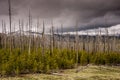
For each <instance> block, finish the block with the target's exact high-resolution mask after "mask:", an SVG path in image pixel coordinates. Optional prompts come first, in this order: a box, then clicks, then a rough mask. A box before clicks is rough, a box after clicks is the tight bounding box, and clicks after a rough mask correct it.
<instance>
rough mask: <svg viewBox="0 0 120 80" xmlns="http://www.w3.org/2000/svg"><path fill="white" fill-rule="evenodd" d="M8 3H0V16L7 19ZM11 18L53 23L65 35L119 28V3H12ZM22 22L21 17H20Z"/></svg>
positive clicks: (48, 0) (100, 0)
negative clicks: (75, 31)
mask: <svg viewBox="0 0 120 80" xmlns="http://www.w3.org/2000/svg"><path fill="white" fill-rule="evenodd" d="M7 1H8V0H0V16H3V15H4V16H7V15H8V3H7ZM11 4H12V13H13V16H15V17H16V18H17V16H21V17H23V16H28V11H29V10H30V11H31V14H32V16H33V18H38V17H39V18H41V19H48V20H51V19H53V20H54V21H55V24H64V27H63V29H64V31H74V28H75V25H76V22H77V23H78V24H77V26H78V27H77V30H85V29H93V28H98V27H110V26H113V25H117V24H120V0H11ZM23 18H24V17H23Z"/></svg>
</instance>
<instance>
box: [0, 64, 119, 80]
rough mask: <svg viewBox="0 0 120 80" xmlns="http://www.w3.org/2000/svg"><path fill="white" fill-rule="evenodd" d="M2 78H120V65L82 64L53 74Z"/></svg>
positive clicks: (40, 79)
mask: <svg viewBox="0 0 120 80" xmlns="http://www.w3.org/2000/svg"><path fill="white" fill-rule="evenodd" d="M0 80H120V66H93V65H88V66H80V67H79V68H78V69H77V70H76V69H67V70H62V71H60V72H59V71H58V73H53V74H27V75H20V76H17V77H7V78H0Z"/></svg>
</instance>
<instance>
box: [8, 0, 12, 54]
mask: <svg viewBox="0 0 120 80" xmlns="http://www.w3.org/2000/svg"><path fill="white" fill-rule="evenodd" d="M8 5H9V24H10V42H9V43H10V53H11V52H12V45H11V42H12V40H11V26H12V19H11V1H10V0H8Z"/></svg>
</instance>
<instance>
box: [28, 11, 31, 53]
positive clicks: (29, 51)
mask: <svg viewBox="0 0 120 80" xmlns="http://www.w3.org/2000/svg"><path fill="white" fill-rule="evenodd" d="M31 24H32V19H31V14H30V11H29V50H28V53H29V55H30V53H31V34H30V33H31V28H32V25H31Z"/></svg>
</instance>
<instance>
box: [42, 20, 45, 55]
mask: <svg viewBox="0 0 120 80" xmlns="http://www.w3.org/2000/svg"><path fill="white" fill-rule="evenodd" d="M44 40H45V23H44V21H43V32H42V55H43V56H44V53H45V41H44Z"/></svg>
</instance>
